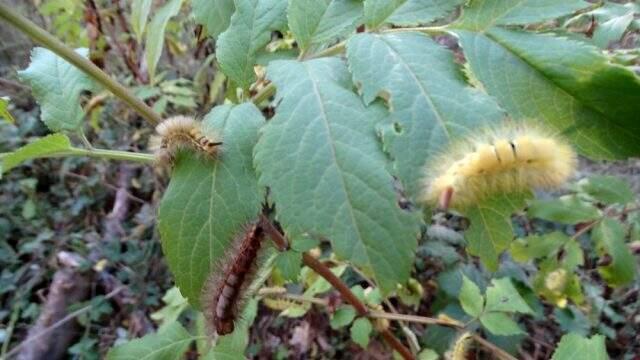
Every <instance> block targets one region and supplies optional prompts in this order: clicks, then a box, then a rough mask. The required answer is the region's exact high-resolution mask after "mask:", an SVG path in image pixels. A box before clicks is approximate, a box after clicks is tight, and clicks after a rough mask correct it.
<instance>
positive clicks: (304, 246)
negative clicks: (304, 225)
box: [291, 236, 320, 253]
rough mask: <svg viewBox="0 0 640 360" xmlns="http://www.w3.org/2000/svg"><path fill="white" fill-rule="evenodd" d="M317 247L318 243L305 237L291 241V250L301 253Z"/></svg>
mask: <svg viewBox="0 0 640 360" xmlns="http://www.w3.org/2000/svg"><path fill="white" fill-rule="evenodd" d="M319 245H320V241H318V240H317V239H313V238H310V237H307V236H303V237H300V238H296V239H293V241H291V249H292V250H295V251H297V252H301V253H302V252H305V251H309V250H311V249H313V248H314V247H317V246H319Z"/></svg>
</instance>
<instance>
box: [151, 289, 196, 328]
mask: <svg viewBox="0 0 640 360" xmlns="http://www.w3.org/2000/svg"><path fill="white" fill-rule="evenodd" d="M162 301H163V302H164V303H165V306H163V307H162V308H161V309H160V310H158V311H156V312H154V313H153V314H151V318H152V319H153V320H156V321H159V322H160V323H161V325H160V328H159V329H158V331H162V330H163V329H166V328H167V327H169V326H171V325H172V324H173V323H175V322H176V321H178V317H180V315H181V314H182V312H183V311H184V310H185V309H187V308H188V307H189V303H188V302H187V299H185V298H183V297H182V294H180V290H178V288H177V287H175V286H174V287H172V288H171V289H169V290H167V292H166V293H165V294H164V296H163V297H162Z"/></svg>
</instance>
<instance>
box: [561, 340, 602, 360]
mask: <svg viewBox="0 0 640 360" xmlns="http://www.w3.org/2000/svg"><path fill="white" fill-rule="evenodd" d="M578 358H579V359H585V360H607V359H609V356H608V355H607V351H606V349H605V346H604V336H602V335H594V336H592V337H591V338H588V339H587V338H584V337H582V336H580V335H576V334H567V335H565V336H563V337H562V339H561V340H560V342H559V343H558V348H557V349H556V351H555V352H554V353H553V357H552V359H553V360H570V359H578Z"/></svg>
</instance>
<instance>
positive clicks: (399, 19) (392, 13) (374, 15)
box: [364, 0, 463, 28]
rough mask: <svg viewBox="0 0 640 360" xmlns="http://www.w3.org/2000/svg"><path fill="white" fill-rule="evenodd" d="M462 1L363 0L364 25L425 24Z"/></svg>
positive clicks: (441, 15) (374, 26)
mask: <svg viewBox="0 0 640 360" xmlns="http://www.w3.org/2000/svg"><path fill="white" fill-rule="evenodd" d="M462 2H463V0H365V1H364V16H365V23H366V24H367V26H368V27H370V28H376V27H378V26H380V25H382V24H385V23H389V24H394V25H405V26H409V25H419V24H426V23H429V22H431V21H433V20H436V19H438V18H440V17H443V16H444V15H446V14H447V13H448V12H450V11H452V10H453V9H454V8H455V7H456V6H458V5H459V4H461V3H462Z"/></svg>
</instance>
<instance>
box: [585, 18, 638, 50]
mask: <svg viewBox="0 0 640 360" xmlns="http://www.w3.org/2000/svg"><path fill="white" fill-rule="evenodd" d="M633 19H634V16H633V11H630V12H629V13H627V14H625V15H622V16H618V17H614V18H613V19H610V20H608V21H606V22H604V23H602V24H598V26H597V27H596V30H595V31H594V32H593V42H594V44H596V45H598V46H599V47H601V48H603V49H606V48H608V47H609V45H610V44H611V43H612V42H615V41H618V40H620V38H621V37H622V35H623V34H624V32H625V31H626V30H627V28H628V27H629V25H630V24H631V22H632V21H633Z"/></svg>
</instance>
